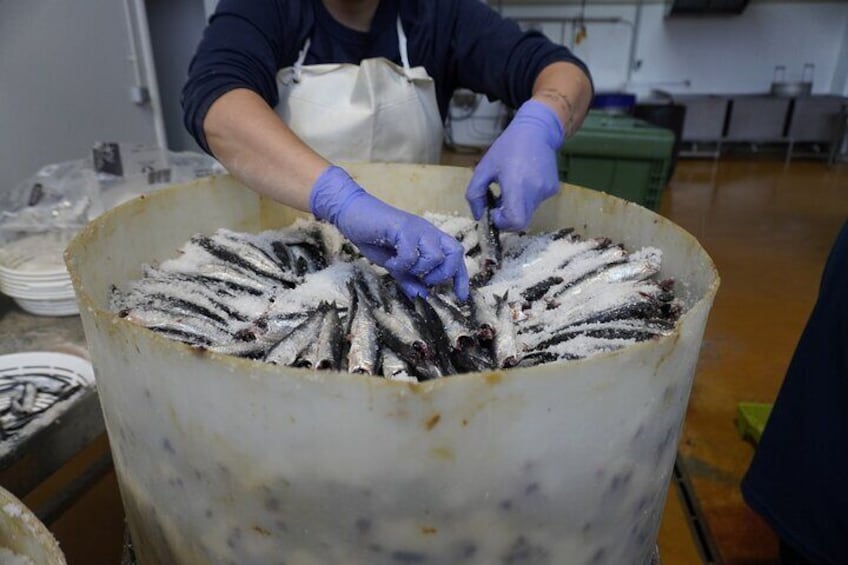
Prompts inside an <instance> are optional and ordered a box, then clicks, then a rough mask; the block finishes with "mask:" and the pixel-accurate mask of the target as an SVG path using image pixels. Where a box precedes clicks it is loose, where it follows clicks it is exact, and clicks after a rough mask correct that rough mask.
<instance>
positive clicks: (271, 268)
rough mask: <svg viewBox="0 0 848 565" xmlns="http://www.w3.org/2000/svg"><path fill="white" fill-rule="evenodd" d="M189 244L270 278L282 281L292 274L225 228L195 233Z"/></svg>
mask: <svg viewBox="0 0 848 565" xmlns="http://www.w3.org/2000/svg"><path fill="white" fill-rule="evenodd" d="M189 245H194V246H196V247H199V248H201V249H203V250H204V251H205V252H206V253H208V254H209V255H210V256H211V257H214V258H216V259H217V260H219V261H223V262H226V263H232V264H234V265H237V266H239V267H241V268H243V269H247V270H249V271H251V272H252V273H254V274H257V275H261V276H264V277H266V278H269V279H272V280H277V281H281V282H283V281H288V280H289V279H290V278H291V276H292V275H291V274H290V273H288V272H286V271H283V270H282V268H281V267H280V265H279V263H278V262H277V261H275V260H274V259H272V258H271V257H269V256H268V254H267V253H265V252H264V251H262V250H261V249H259V248H257V247H256V246H255V245H251V244H250V243H248V242H246V241H244V240H242V239H240V238H238V237H237V236H235V234H232V233H231V232H227V231H226V230H223V231H222V230H219V231H218V232H216V233H215V234H214V235H212V236H211V237H208V236H205V235H195V236H193V237H192V238H191V239H190V241H189Z"/></svg>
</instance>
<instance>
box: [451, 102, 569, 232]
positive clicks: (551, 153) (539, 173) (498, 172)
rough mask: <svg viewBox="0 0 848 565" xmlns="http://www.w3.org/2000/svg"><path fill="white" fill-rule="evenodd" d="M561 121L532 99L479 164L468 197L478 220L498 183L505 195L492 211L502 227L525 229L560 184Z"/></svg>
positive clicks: (516, 229)
mask: <svg viewBox="0 0 848 565" xmlns="http://www.w3.org/2000/svg"><path fill="white" fill-rule="evenodd" d="M563 137H564V130H563V127H562V123H561V122H560V120H559V118H558V117H557V114H556V112H554V111H553V110H552V109H551V108H550V107H549V106H547V105H546V104H543V103H542V102H538V101H536V100H528V101H527V102H525V103H524V104H522V106H521V108H519V109H518V112H516V114H515V117H514V118H513V119H512V121H511V122H510V124H509V126H507V128H506V129H505V130H504V131H503V133H502V134H501V135H500V136H499V137H498V138H497V139H496V140H495V142H494V143H493V144H492V146H491V147H490V148H489V150H488V151H487V152H486V154H485V155H484V156H483V159H481V161H480V163H479V164H478V165H477V167H476V168H475V169H474V174H473V176H472V177H471V182H470V183H469V184H468V188H467V189H466V191H465V198H466V200H468V204H469V206H470V207H471V213H472V214H473V215H474V219H476V220H479V219H480V218H481V216H482V215H483V212H484V211H485V209H486V191H487V189H488V187H489V184H490V183H493V182H497V183H498V184H499V185H500V188H501V194H500V197H499V199H498V202H497V203H496V206H495V209H494V210H493V211H492V220H493V222H494V224H495V226H497V227H498V228H499V229H502V230H507V231H519V230H523V229H524V228H526V227H527V225H528V224H529V223H530V220H531V219H532V218H533V213H534V212H535V211H536V209H537V208H538V207H539V205H540V204H541V203H542V201H543V200H545V199H546V198H550V197H551V196H553V195H554V194H556V192H557V190H558V189H559V174H558V172H557V161H556V155H557V150H558V149H559V147H560V145H561V144H562V142H563Z"/></svg>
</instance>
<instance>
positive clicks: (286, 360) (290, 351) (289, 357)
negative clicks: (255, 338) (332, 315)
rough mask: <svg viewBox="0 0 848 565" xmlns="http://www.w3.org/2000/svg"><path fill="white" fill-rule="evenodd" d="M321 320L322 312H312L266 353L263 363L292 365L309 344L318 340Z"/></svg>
mask: <svg viewBox="0 0 848 565" xmlns="http://www.w3.org/2000/svg"><path fill="white" fill-rule="evenodd" d="M323 320H324V312H323V311H321V310H318V309H316V310H313V311H312V313H311V314H310V315H309V317H307V318H306V319H305V320H304V321H303V322H301V323H300V324H299V325H298V326H297V327H296V328H294V329H293V330H292V331H291V332H289V334H288V335H286V336H285V337H283V338H282V339H281V340H280V341H279V342H277V344H276V345H274V346H273V347H272V348H271V349H270V350H269V351H268V353H267V354H266V355H265V361H266V362H268V363H273V364H275V365H293V364H294V362H295V361H296V360H297V359H298V356H299V355H300V354H301V353H302V352H303V351H304V350H305V349H306V348H307V347H308V346H309V344H311V343H314V342H315V341H316V340H317V339H318V332H319V331H320V330H321V323H322V322H323Z"/></svg>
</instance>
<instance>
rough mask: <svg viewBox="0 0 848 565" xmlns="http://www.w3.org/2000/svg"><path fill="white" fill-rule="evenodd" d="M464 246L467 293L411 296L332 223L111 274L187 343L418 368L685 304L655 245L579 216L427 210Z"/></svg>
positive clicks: (571, 348)
mask: <svg viewBox="0 0 848 565" xmlns="http://www.w3.org/2000/svg"><path fill="white" fill-rule="evenodd" d="M425 217H426V218H427V219H428V220H430V221H431V222H433V223H434V224H435V225H436V226H438V227H439V228H441V229H442V230H444V231H446V232H448V233H450V234H452V235H454V236H455V237H456V238H457V239H458V240H459V241H460V242H461V243H462V245H463V248H464V249H465V262H466V266H467V268H468V272H469V276H470V277H471V293H470V297H469V299H468V300H467V301H466V302H460V301H458V300H457V298H456V296H455V295H454V294H453V292H452V290H451V289H450V288H449V286H448V285H443V286H440V287H437V288H433V289H431V290H430V292H429V293H428V295H427V297H426V298H422V297H420V296H419V297H416V298H415V299H409V298H408V297H406V296H405V295H404V294H403V293H402V292H401V291H400V289H399V287H398V286H397V285H396V284H395V282H394V280H393V279H392V278H391V277H390V276H389V275H388V274H387V273H386V271H385V270H384V269H382V268H381V267H378V266H376V265H374V264H372V263H370V262H369V261H367V259H365V258H364V257H363V256H362V255H361V254H360V253H359V251H358V250H357V249H356V248H355V247H354V246H353V245H352V244H350V243H349V242H348V241H347V240H345V239H344V238H343V237H342V235H341V234H340V233H339V232H338V231H337V230H336V229H335V228H334V227H333V226H331V225H329V224H326V223H323V222H317V221H314V220H298V221H297V222H295V223H294V224H293V225H292V226H290V227H288V228H285V229H280V230H270V231H266V232H262V233H258V234H249V233H239V232H234V231H230V230H227V229H220V230H218V231H217V232H215V233H214V234H212V235H203V234H197V235H195V236H193V237H192V238H191V239H190V241H188V242H187V243H186V244H185V245H184V246H183V247H182V248H181V249H180V250H179V255H178V256H177V257H175V258H172V259H168V260H166V261H163V262H162V263H161V264H159V265H146V266H144V274H143V277H142V278H140V279H138V280H135V281H132V282H130V283H129V284H127V285H125V286H124V287H123V288H117V287H113V288H112V295H111V296H112V299H111V304H112V308H113V310H114V311H116V312H118V313H119V314H120V316H123V317H125V318H126V319H128V320H131V321H133V322H135V323H137V324H140V325H143V326H146V327H148V328H150V329H152V330H155V331H157V332H160V333H161V334H163V335H165V336H168V337H169V338H172V339H175V340H178V341H181V342H184V343H186V344H188V345H190V346H192V347H194V348H198V349H201V350H208V351H213V352H217V353H222V354H228V355H234V356H239V357H246V358H250V359H257V360H262V361H265V362H268V363H273V364H277V365H286V366H292V367H305V368H311V369H314V370H333V371H346V372H351V373H360V374H367V375H375V376H382V377H384V378H386V379H390V380H401V381H410V382H418V381H426V380H430V379H435V378H440V377H444V376H448V375H453V374H457V373H465V372H473V371H483V370H489V369H507V368H511V367H529V366H533V365H538V364H542V363H550V362H556V361H567V360H572V359H579V358H585V357H589V356H591V355H595V354H598V353H601V352H606V351H614V350H617V349H620V348H623V347H626V346H628V345H630V344H633V343H636V342H640V341H645V340H651V339H656V338H659V337H661V336H663V335H667V334H669V333H670V332H671V331H672V330H673V328H674V325H675V323H676V320H677V318H678V317H679V315H680V311H681V304H680V301H679V300H678V299H677V297H676V296H675V294H674V284H673V281H672V280H668V279H666V280H660V279H659V275H658V273H659V271H660V267H661V260H662V253H661V251H660V250H659V249H656V248H653V247H645V248H642V249H639V250H635V251H632V252H631V251H628V250H626V249H625V248H624V246H623V245H620V244H617V243H614V242H613V241H611V240H610V239H608V238H584V237H581V236H580V235H578V234H577V233H576V232H575V231H574V230H573V229H570V228H565V229H561V230H559V231H556V232H551V233H541V234H527V233H503V234H500V233H498V230H497V229H496V228H495V227H494V226H493V224H492V222H491V219H490V217H489V215H488V213H487V214H484V217H483V218H481V220H480V221H479V222H475V221H474V220H472V219H471V218H467V217H463V216H458V215H444V214H434V213H428V214H425Z"/></svg>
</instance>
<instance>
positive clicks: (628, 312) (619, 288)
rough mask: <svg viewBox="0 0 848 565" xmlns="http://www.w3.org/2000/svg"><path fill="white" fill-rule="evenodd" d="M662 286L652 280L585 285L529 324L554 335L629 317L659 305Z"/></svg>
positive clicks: (531, 327) (529, 327)
mask: <svg viewBox="0 0 848 565" xmlns="http://www.w3.org/2000/svg"><path fill="white" fill-rule="evenodd" d="M661 292H662V289H661V288H660V287H659V286H658V285H656V284H655V283H652V282H651V281H621V282H615V283H609V284H603V283H601V282H597V281H596V283H595V284H592V285H587V286H586V287H584V288H583V291H582V292H581V293H578V294H568V295H565V296H564V298H565V300H563V301H562V302H560V303H559V304H558V305H557V307H556V308H554V309H551V310H547V311H545V312H544V313H543V314H541V315H540V316H538V317H537V318H536V319H535V320H534V323H533V325H532V326H528V329H530V330H532V329H533V328H534V327H541V328H546V329H547V328H553V329H552V330H551V331H550V333H552V334H557V333H560V332H562V331H565V330H566V329H567V328H569V327H571V326H575V325H578V324H586V323H598V322H601V321H611V320H612V319H624V318H632V317H636V316H637V315H641V314H643V313H644V312H643V310H650V309H652V308H654V307H658V303H659V298H658V297H659V295H660V293H661Z"/></svg>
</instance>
